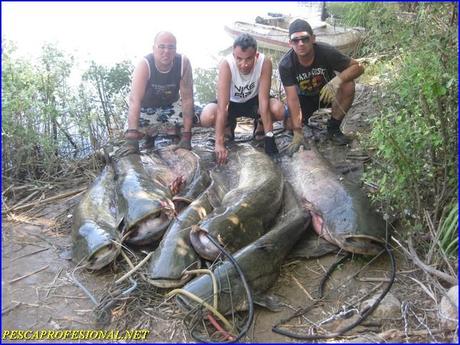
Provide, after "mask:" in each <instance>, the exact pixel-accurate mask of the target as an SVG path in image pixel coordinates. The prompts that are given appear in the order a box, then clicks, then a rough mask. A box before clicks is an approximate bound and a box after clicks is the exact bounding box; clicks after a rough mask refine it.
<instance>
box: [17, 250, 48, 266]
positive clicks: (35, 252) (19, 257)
mask: <svg viewBox="0 0 460 345" xmlns="http://www.w3.org/2000/svg"><path fill="white" fill-rule="evenodd" d="M48 249H50V248H49V247H48V248H42V249H39V250H36V251H34V252H32V253H28V254H24V255H21V256H18V257H17V258H14V259H12V260H11V261H10V262H13V261H16V260H19V259H22V258H25V257H26V256H30V255H34V254H37V253H41V252H44V251H45V250H48Z"/></svg>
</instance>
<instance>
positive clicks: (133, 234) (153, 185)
mask: <svg viewBox="0 0 460 345" xmlns="http://www.w3.org/2000/svg"><path fill="white" fill-rule="evenodd" d="M113 164H114V168H115V173H116V177H117V182H118V188H119V191H120V195H121V198H120V208H121V209H123V210H124V213H125V218H124V232H125V233H126V232H130V235H129V237H128V238H127V239H126V242H127V243H130V244H135V245H144V244H149V243H152V242H153V241H156V240H159V239H160V238H161V236H162V235H163V234H164V232H165V231H166V229H167V227H168V225H169V223H170V222H171V219H172V218H173V216H174V211H175V210H174V204H173V202H172V194H171V191H170V189H169V186H168V185H165V181H164V176H160V175H158V176H151V175H149V174H148V173H147V172H146V170H145V169H144V166H143V163H142V160H141V157H140V155H139V154H128V155H126V156H123V157H121V158H117V159H113ZM161 171H164V170H161Z"/></svg>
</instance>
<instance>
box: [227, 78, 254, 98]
mask: <svg viewBox="0 0 460 345" xmlns="http://www.w3.org/2000/svg"><path fill="white" fill-rule="evenodd" d="M255 87H256V82H254V81H253V82H252V83H250V84H246V85H240V86H238V85H234V88H235V90H236V92H235V93H234V94H233V96H235V97H239V98H243V99H245V98H246V97H248V96H249V95H250V94H251V93H252V90H254V88H255Z"/></svg>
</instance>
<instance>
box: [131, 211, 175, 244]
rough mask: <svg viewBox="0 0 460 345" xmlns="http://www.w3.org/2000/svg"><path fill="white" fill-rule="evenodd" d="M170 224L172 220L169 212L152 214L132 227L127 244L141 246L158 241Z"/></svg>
mask: <svg viewBox="0 0 460 345" xmlns="http://www.w3.org/2000/svg"><path fill="white" fill-rule="evenodd" d="M169 223H171V218H170V217H169V215H168V213H167V212H163V211H159V212H156V213H153V214H150V215H149V216H147V217H146V218H144V219H142V220H140V221H139V222H137V223H136V224H135V225H134V226H133V227H131V229H130V230H129V235H128V238H127V239H126V243H128V244H134V245H138V246H139V245H147V244H151V243H152V242H155V241H158V240H160V239H161V238H162V237H163V235H164V233H165V231H166V229H167V228H168V226H169Z"/></svg>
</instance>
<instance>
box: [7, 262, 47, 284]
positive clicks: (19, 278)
mask: <svg viewBox="0 0 460 345" xmlns="http://www.w3.org/2000/svg"><path fill="white" fill-rule="evenodd" d="M49 266H50V265H46V266H44V267H42V268H39V269H38V270H36V271H33V272H31V273H27V274H24V275H23V276H20V277H18V278H14V279H12V280H10V281H9V282H8V283H10V284H11V283H16V282H17V281H20V280H21V279H24V278H27V277H30V276H31V275H34V274H36V273H38V272H41V271H44V270H46V269H47V268H48V267H49Z"/></svg>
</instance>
